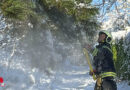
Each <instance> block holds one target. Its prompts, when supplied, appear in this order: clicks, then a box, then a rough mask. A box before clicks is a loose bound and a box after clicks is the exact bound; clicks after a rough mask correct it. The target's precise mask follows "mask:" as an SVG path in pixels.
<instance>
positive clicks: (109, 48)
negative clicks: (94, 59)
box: [103, 46, 112, 53]
mask: <svg viewBox="0 0 130 90" xmlns="http://www.w3.org/2000/svg"><path fill="white" fill-rule="evenodd" d="M103 48H106V49H108V50H109V51H110V52H111V53H112V50H111V49H110V48H109V47H107V46H103Z"/></svg>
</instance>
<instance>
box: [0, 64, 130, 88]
mask: <svg viewBox="0 0 130 90" xmlns="http://www.w3.org/2000/svg"><path fill="white" fill-rule="evenodd" d="M0 65H1V64H0ZM1 68H2V69H3V70H4V71H6V68H7V67H4V68H3V67H1ZM24 69H25V68H24ZM88 73H89V68H88V67H87V66H74V65H73V66H72V65H69V64H66V65H64V66H63V69H62V70H59V71H56V72H53V73H52V75H50V76H47V75H46V74H45V73H44V72H41V71H39V70H37V69H35V70H34V71H32V72H29V71H27V70H25V71H23V70H22V69H10V70H8V72H6V74H5V75H6V76H5V75H4V76H3V77H4V79H5V81H4V83H5V84H6V86H5V87H0V90H93V88H94V85H95V81H94V80H93V79H92V77H91V76H89V74H88ZM7 77H8V79H7ZM117 85H118V90H129V89H130V86H128V85H127V83H126V82H119V83H117Z"/></svg>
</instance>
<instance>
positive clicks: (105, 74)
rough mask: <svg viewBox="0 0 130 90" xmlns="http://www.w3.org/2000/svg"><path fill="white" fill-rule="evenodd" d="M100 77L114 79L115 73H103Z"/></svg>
mask: <svg viewBox="0 0 130 90" xmlns="http://www.w3.org/2000/svg"><path fill="white" fill-rule="evenodd" d="M100 76H101V78H104V77H109V76H113V77H116V73H115V72H105V73H102V74H100Z"/></svg>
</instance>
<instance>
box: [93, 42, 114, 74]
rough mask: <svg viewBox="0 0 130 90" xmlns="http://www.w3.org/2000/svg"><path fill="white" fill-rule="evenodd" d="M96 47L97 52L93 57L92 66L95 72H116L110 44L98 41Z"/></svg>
mask: <svg viewBox="0 0 130 90" xmlns="http://www.w3.org/2000/svg"><path fill="white" fill-rule="evenodd" d="M104 47H107V48H104ZM96 48H97V50H98V52H97V54H96V55H95V56H94V58H93V60H94V61H93V66H94V67H95V69H96V74H101V73H104V72H116V70H115V67H114V62H113V53H112V51H111V46H110V44H108V43H100V44H99V45H97V46H96Z"/></svg>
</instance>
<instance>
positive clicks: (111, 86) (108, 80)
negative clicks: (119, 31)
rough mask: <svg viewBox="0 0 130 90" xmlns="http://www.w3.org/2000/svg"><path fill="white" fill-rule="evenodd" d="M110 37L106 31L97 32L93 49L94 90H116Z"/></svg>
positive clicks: (91, 73)
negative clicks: (97, 35)
mask: <svg viewBox="0 0 130 90" xmlns="http://www.w3.org/2000/svg"><path fill="white" fill-rule="evenodd" d="M111 42H112V35H111V34H110V33H109V32H107V31H106V30H104V31H100V32H99V37H98V43H99V44H98V45H97V46H96V48H95V49H94V51H93V53H92V55H93V67H94V70H93V72H91V71H90V75H93V73H94V74H96V77H97V81H96V85H95V88H94V90H117V85H116V82H115V81H114V78H115V77H116V70H115V67H114V62H113V53H112V49H111Z"/></svg>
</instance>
